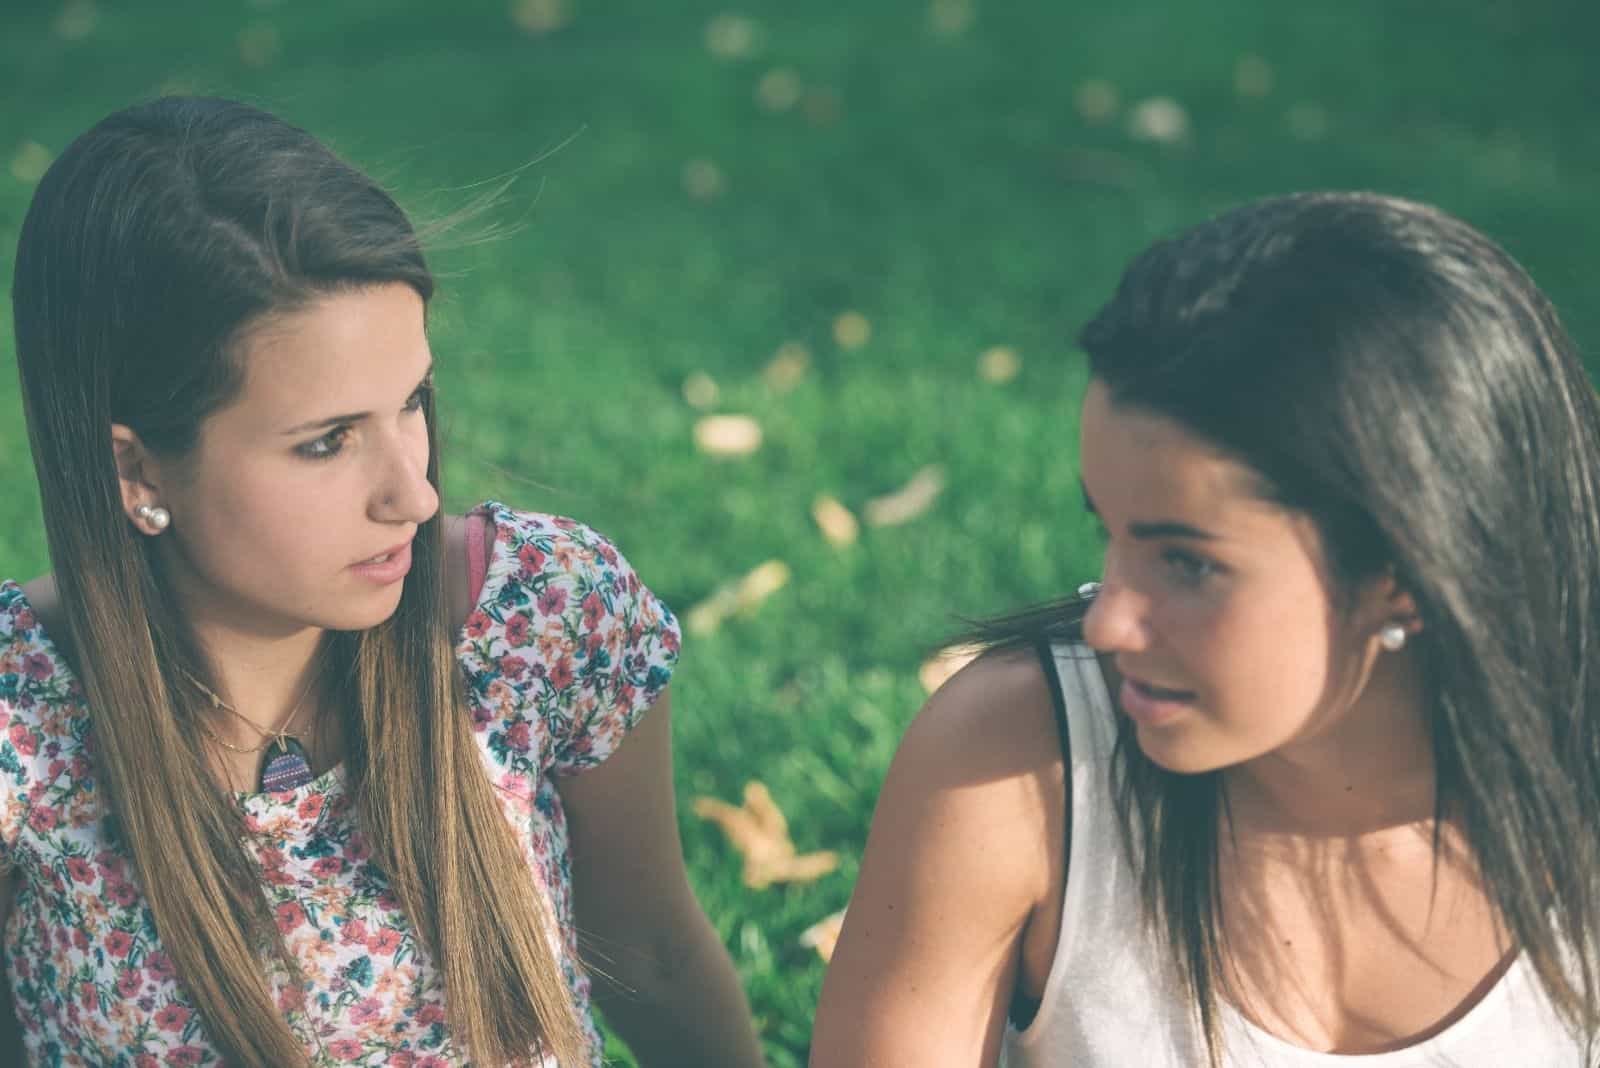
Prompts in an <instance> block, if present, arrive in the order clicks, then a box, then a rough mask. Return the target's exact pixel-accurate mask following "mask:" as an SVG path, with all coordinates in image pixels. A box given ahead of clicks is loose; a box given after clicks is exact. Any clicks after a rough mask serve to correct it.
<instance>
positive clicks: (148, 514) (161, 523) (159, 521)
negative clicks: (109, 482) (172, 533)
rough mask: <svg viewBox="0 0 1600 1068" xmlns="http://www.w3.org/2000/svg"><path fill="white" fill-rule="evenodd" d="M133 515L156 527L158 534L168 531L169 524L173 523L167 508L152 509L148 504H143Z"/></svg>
mask: <svg viewBox="0 0 1600 1068" xmlns="http://www.w3.org/2000/svg"><path fill="white" fill-rule="evenodd" d="M133 514H134V515H136V516H138V517H139V518H140V519H143V520H144V521H146V522H147V523H149V524H150V525H151V526H153V527H155V528H156V533H157V534H159V533H161V532H162V531H163V530H166V529H167V524H168V523H171V522H172V513H171V512H169V511H167V510H166V509H165V508H152V507H151V506H150V505H148V504H141V505H140V506H139V507H137V508H135V509H134V510H133Z"/></svg>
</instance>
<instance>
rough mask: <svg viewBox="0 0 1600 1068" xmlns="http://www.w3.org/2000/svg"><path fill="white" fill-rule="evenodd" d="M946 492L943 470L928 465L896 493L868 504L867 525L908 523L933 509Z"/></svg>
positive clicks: (936, 466) (936, 465)
mask: <svg viewBox="0 0 1600 1068" xmlns="http://www.w3.org/2000/svg"><path fill="white" fill-rule="evenodd" d="M943 492H944V468H942V467H940V466H939V465H938V464H929V465H928V466H927V467H924V468H923V469H922V470H920V471H918V472H917V473H916V474H914V475H912V476H911V480H910V481H909V482H907V483H906V484H905V485H904V486H901V487H900V488H899V489H897V490H895V491H894V492H893V493H889V494H886V495H884V496H882V497H874V498H873V499H872V500H870V501H868V502H867V504H866V508H865V509H864V512H865V514H866V517H867V523H868V524H869V525H871V526H874V527H892V526H896V525H897V524H900V523H908V522H910V521H911V520H913V519H915V518H917V517H918V516H919V515H921V514H922V513H924V512H926V511H927V510H928V509H929V508H931V507H933V502H934V501H936V500H938V499H939V494H941V493H943Z"/></svg>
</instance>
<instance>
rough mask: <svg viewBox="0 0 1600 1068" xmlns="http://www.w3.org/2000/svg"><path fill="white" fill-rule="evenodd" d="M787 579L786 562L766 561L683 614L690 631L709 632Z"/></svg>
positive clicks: (757, 603)
mask: <svg viewBox="0 0 1600 1068" xmlns="http://www.w3.org/2000/svg"><path fill="white" fill-rule="evenodd" d="M788 582H789V565H788V564H786V563H784V562H783V561H782V560H768V561H767V562H766V563H764V564H762V565H760V566H759V567H757V568H755V569H754V570H753V571H751V572H749V573H748V574H746V575H745V576H744V577H743V578H741V579H739V580H738V581H737V582H732V583H729V584H728V585H726V586H723V587H722V588H721V589H719V590H717V592H715V593H713V594H712V595H711V596H710V597H707V598H706V599H705V600H703V601H701V602H700V603H699V604H697V605H695V606H694V607H693V608H691V609H689V611H688V612H687V613H685V614H684V625H685V626H687V627H688V628H689V633H691V634H710V633H711V632H712V631H714V630H716V629H717V628H718V627H720V626H722V622H723V620H725V619H727V618H728V617H729V616H731V615H733V614H734V613H736V612H738V613H744V614H747V615H748V614H749V613H752V612H754V611H755V610H756V608H758V607H759V606H760V605H761V603H762V602H763V601H765V600H766V599H767V598H768V597H771V596H772V595H773V594H774V593H777V592H778V591H779V590H781V589H783V587H784V586H786V585H788Z"/></svg>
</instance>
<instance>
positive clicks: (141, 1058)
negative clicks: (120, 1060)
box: [133, 1053, 161, 1068]
mask: <svg viewBox="0 0 1600 1068" xmlns="http://www.w3.org/2000/svg"><path fill="white" fill-rule="evenodd" d="M133 1068H161V1061H160V1060H158V1059H157V1058H156V1055H155V1054H154V1053H139V1054H136V1055H135V1056H134V1058H133Z"/></svg>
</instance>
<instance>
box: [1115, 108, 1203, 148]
mask: <svg viewBox="0 0 1600 1068" xmlns="http://www.w3.org/2000/svg"><path fill="white" fill-rule="evenodd" d="M1128 135H1129V136H1130V137H1132V138H1134V139H1135V140H1138V141H1159V142H1160V143H1161V144H1164V145H1172V144H1177V143H1178V142H1179V141H1184V140H1187V139H1188V137H1189V113H1188V112H1187V111H1185V110H1184V108H1183V105H1182V104H1180V103H1178V102H1177V101H1176V100H1174V99H1172V98H1171V97H1168V96H1153V97H1151V98H1150V99H1149V100H1141V101H1140V102H1139V103H1138V104H1137V105H1136V106H1135V107H1134V109H1133V114H1132V115H1130V116H1129V117H1128Z"/></svg>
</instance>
